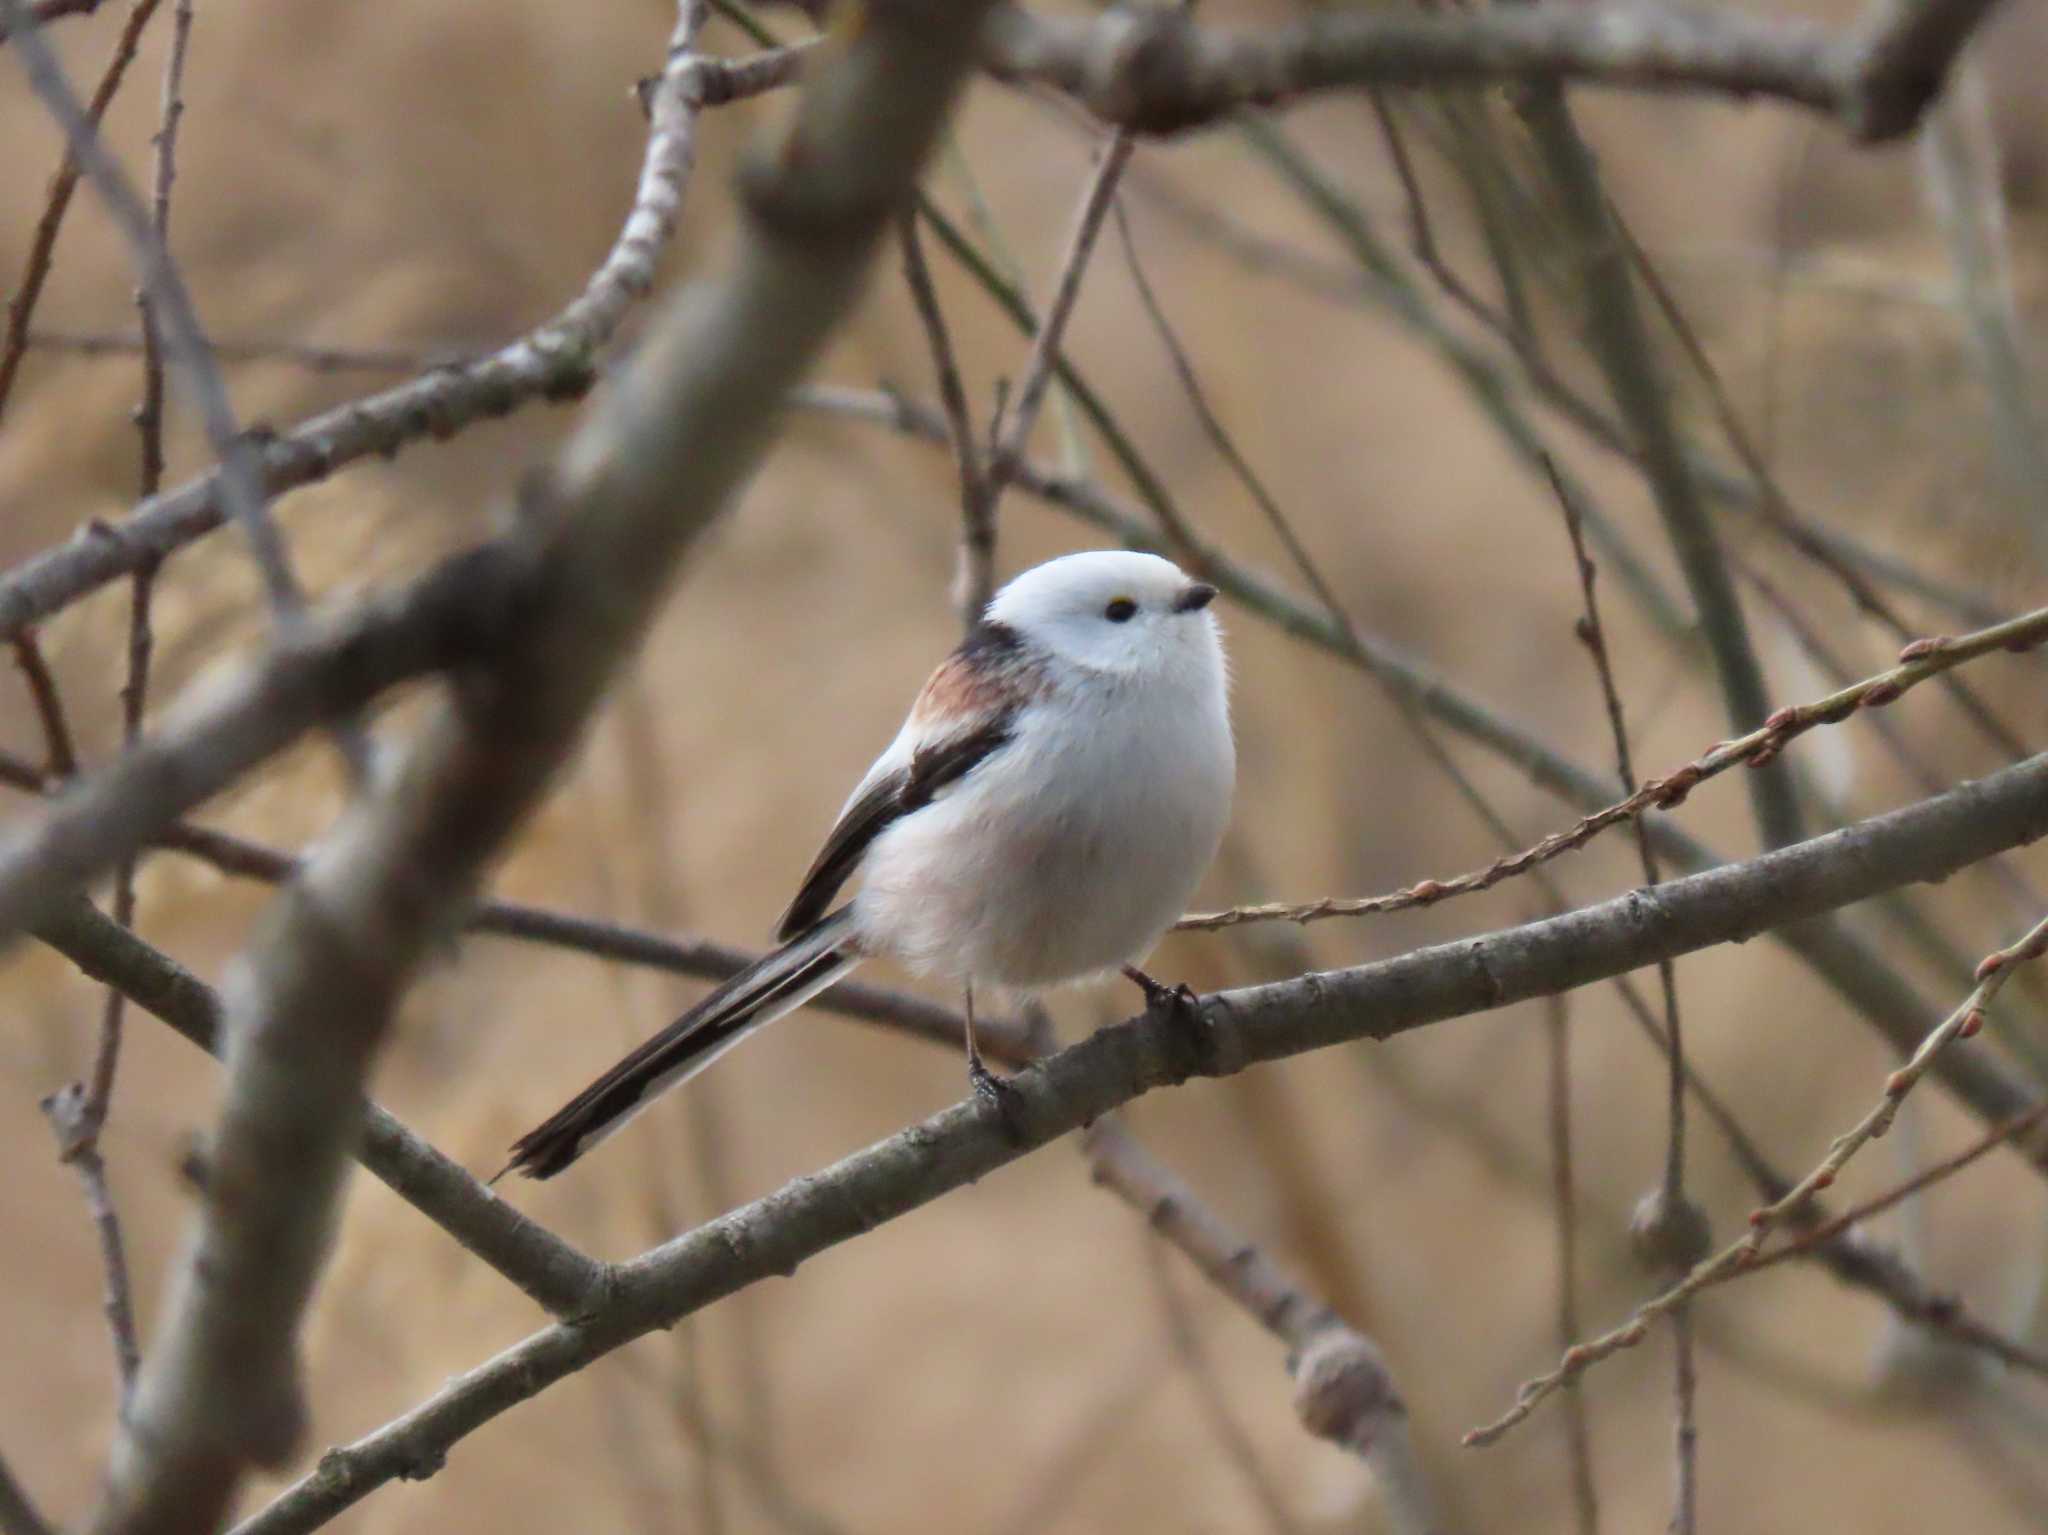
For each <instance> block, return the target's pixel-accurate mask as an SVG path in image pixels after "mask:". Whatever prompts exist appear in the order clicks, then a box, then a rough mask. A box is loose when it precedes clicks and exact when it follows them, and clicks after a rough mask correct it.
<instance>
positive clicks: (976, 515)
mask: <svg viewBox="0 0 2048 1535" xmlns="http://www.w3.org/2000/svg"><path fill="white" fill-rule="evenodd" d="M896 232H897V239H898V241H899V243H900V244H901V246H902V251H903V279H904V283H905V285H906V286H908V287H909V289H910V298H911V302H912V303H913V304H914V305H915V306H916V309H917V317H918V320H919V322H920V323H921V324H922V325H923V326H924V335H925V344H926V345H927V346H929V347H930V348H931V354H932V372H933V374H934V375H935V380H936V382H937V384H938V389H939V403H940V404H941V405H942V406H943V407H944V408H945V411H946V428H947V430H948V431H949V432H950V433H951V434H952V439H953V467H954V472H955V473H957V474H958V475H959V477H960V569H959V573H958V575H957V576H956V577H955V580H954V592H955V594H956V599H957V602H958V605H959V608H960V618H961V622H962V624H963V625H964V626H965V627H966V628H969V629H971V628H973V627H974V625H975V624H976V623H978V622H979V621H980V619H981V615H982V611H983V610H984V609H985V608H987V607H988V603H989V599H990V598H991V597H993V596H994V595H995V591H996V523H995V506H994V503H993V501H992V500H991V498H990V497H989V495H988V492H987V489H986V485H985V481H984V476H983V474H982V467H981V449H980V448H979V447H978V446H977V445H976V443H975V440H974V422H973V418H972V417H971V415H970V414H969V412H968V408H967V389H966V386H965V385H964V384H962V383H961V381H960V364H959V362H958V360H957V359H956V357H955V356H954V352H953V337H952V334H951V333H950V332H949V331H948V330H947V329H946V316H945V312H944V311H943V310H941V309H940V308H939V294H938V289H937V288H936V287H934V286H933V284H932V272H931V268H930V266H928V265H927V264H926V262H925V259H924V245H923V243H922V242H921V241H920V240H919V239H918V236H917V211H916V210H915V209H914V208H906V209H905V210H904V211H903V213H902V215H901V217H900V218H899V219H898V220H897V225H896Z"/></svg>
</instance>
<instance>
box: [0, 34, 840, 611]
mask: <svg viewBox="0 0 2048 1535" xmlns="http://www.w3.org/2000/svg"><path fill="white" fill-rule="evenodd" d="M12 3H19V0H12ZM802 47H803V45H798V47H796V48H792V49H788V50H784V51H783V52H781V53H777V54H770V55H766V56H759V57H755V58H748V59H734V60H724V59H712V58H707V57H705V56H703V55H700V54H684V55H682V56H680V57H678V58H676V59H674V60H671V61H670V67H669V68H668V69H667V70H666V71H665V72H664V73H663V75H662V76H661V78H660V80H659V81H658V82H657V83H656V85H655V87H654V89H653V91H652V93H651V96H650V100H649V117H648V121H649V128H648V136H647V148H646V154H645V156H644V158H643V159H642V161H641V165H640V178H639V184H638V186H637V188H636V190H635V194H634V198H633V205H632V208H631V209H630V210H629V211H628V213H627V215H626V219H625V222H624V223H623V224H622V225H621V226H620V229H619V234H618V238H617V240H616V241H615V242H614V243H613V245H612V248H611V250H610V251H609V252H608V253H607V254H606V256H605V259H604V261H603V262H602V263H601V264H600V265H599V266H598V268H597V270H596V271H595V272H593V273H592V274H591V276H590V279H589V281H588V282H587V283H586V284H585V285H584V288H583V291H582V292H581V293H579V294H578V295H577V296H576V297H575V298H574V299H573V300H572V301H571V302H570V303H569V304H568V305H567V307H565V308H564V309H563V310H562V311H561V312H560V313H559V314H557V315H555V316H554V317H553V318H551V319H549V320H548V321H546V322H545V323H544V324H542V325H540V326H538V327H536V328H535V329H533V330H531V331H528V332H526V333H525V334H524V335H522V336H520V337H518V338H517V339H516V340H514V341H512V342H510V343H509V344H507V345H506V346H503V347H501V348H499V349H498V350H497V351H494V352H492V353H490V354H489V355H488V356H485V357H482V358H478V359H475V360H473V361H469V362H461V361H450V362H447V363H441V364H436V365H435V366H433V367H432V368H430V369H429V371H428V372H426V373H425V374H424V375H423V376H421V377H419V378H415V379H411V380H408V381H407V382H405V383H403V384H399V385H397V386H395V387H394V388H391V389H387V390H384V391H382V392H381V393H378V394H374V395H369V396H366V397H365V398H362V399H358V400H351V401H349V402H348V403H346V404H343V405H340V406H337V407H335V408H334V409H333V410H329V411H324V412H322V413H321V414H319V415H316V416H313V417H310V418H309V419H307V420H305V421H303V422H301V423H300V424H299V425H297V426H295V427H293V428H291V429H290V430H288V431H285V432H281V433H279V434H278V435H277V436H276V437H274V438H270V439H267V440H266V441H265V442H264V443H263V445H262V451H261V454H260V462H259V464H258V468H259V469H260V471H261V473H262V476H263V483H264V485H265V487H266V488H267V489H268V490H269V491H270V493H272V494H273V495H281V494H283V493H284V492H285V491H288V490H294V489H297V488H299V487H300V486H304V485H310V484H313V483H314V482H316V481H319V480H323V479H325V478H327V477H328V476H329V475H332V474H334V473H335V472H336V471H337V470H339V469H341V468H342V467H344V466H345V465H347V464H350V463H353V462H355V461H356V460H358V459H361V458H364V457H367V456H370V455H372V454H382V455H385V456H387V457H388V456H390V455H392V454H395V453H397V452H398V451H399V449H401V448H403V447H405V446H406V445H407V444H409V443H413V442H417V441H420V440H421V439H423V438H429V437H433V438H446V437H451V436H453V435H455V434H456V433H458V432H460V431H462V430H463V429H464V428H465V427H468V426H471V425H474V424H475V423H476V422H479V421H483V420H488V419H491V418H494V417H497V416H502V415H505V414H507V413H508V412H510V411H512V410H514V409H516V408H517V407H518V406H520V405H523V404H527V403H529V402H532V401H535V400H548V401H562V400H570V399H576V398H579V397H580V396H582V395H583V394H584V393H586V392H587V391H588V390H589V388H590V386H591V384H592V383H593V382H594V381H595V379H596V377H597V366H598V360H599V357H600V355H601V354H602V352H603V350H604V348H605V346H606V345H607V344H608V343H609V342H610V341H611V339H612V338H613V336H614V335H616V333H617V331H618V328H619V324H620V322H621V321H622V320H623V319H624V317H625V315H626V312H627V310H628V309H630V308H631V307H632V305H633V304H634V303H635V302H637V301H638V300H640V299H642V298H644V297H646V295H647V294H649V293H650V292H652V291H653V288H654V274H655V269H656V267H657V266H658V265H659V262H660V259H661V256H662V253H663V252H664V251H665V250H666V249H667V248H668V245H669V242H670V240H671V239H672V237H673V236H674V233H675V228H676V220H677V216H678V210H679V208H680V204H681V196H682V187H683V183H684V180H685V179H686V177H687V175H688V172H689V169H690V165H691V162H692V157H693V155H694V153H695V140H694V137H693V132H692V130H693V128H694V125H695V123H696V119H697V114H698V112H699V110H700V109H701V108H702V107H703V106H705V105H709V104H711V103H713V102H726V101H733V100H738V99H740V98H742V97H744V96H747V95H751V94H755V93H758V92H761V91H767V90H773V89H777V88H779V87H781V86H782V85H784V84H787V83H788V82H789V81H790V80H791V79H793V78H794V76H795V68H794V63H795V60H796V58H798V57H799V56H800V55H801V51H802ZM223 490H224V487H223V483H222V478H221V472H220V471H219V470H217V469H216V470H215V471H213V472H211V473H208V474H204V475H201V476H200V477H199V478H197V479H195V480H192V481H190V482H188V483H187V484H185V485H183V486H181V487H179V488H177V489H175V490H171V491H166V492H164V493H163V494H161V495H159V496H156V497H153V498H152V499H150V500H148V501H145V502H144V503H143V504H142V505H141V506H139V507H137V508H136V509H135V510H134V511H132V512H131V513H130V514H129V515H128V516H127V517H126V518H124V519H123V520H121V521H120V522H117V523H107V524H96V525H95V526H96V529H97V531H96V532H95V534H94V536H92V537H90V538H74V539H71V540H69V541H67V542H65V543H63V544H60V545H58V546H56V547H55V548H52V549H48V550H45V551H44V552H43V553H42V554H39V555H36V556H34V557H32V558H30V559H28V560H26V561H24V562H22V563H21V564H19V565H17V566H15V567H14V568H13V569H12V570H10V571H8V572H6V573H5V574H0V639H12V638H13V637H14V635H15V634H17V633H18V632H20V630H21V629H22V628H23V627H24V626H26V625H29V624H34V623H39V622H41V621H42V620H44V619H47V618H49V617H50V616H51V615H53V614H55V613H57V612H60V611H62V610H63V609H64V608H67V607H69V606H70V605H71V604H72V603H74V602H77V601H78V600H79V599H80V598H82V597H85V596H88V595H90V594H91V593H93V592H95V591H97V590H98V589H99V588H100V587H102V586H105V585H107V584H109V583H110V582H114V581H118V580H120V579H122V578H123V577H126V576H131V575H133V574H134V573H135V572H136V571H137V570H138V569H140V568H142V567H143V566H144V565H147V564H152V563H155V562H156V561H159V560H161V559H162V558H164V557H165V556H167V555H170V554H172V553H175V552H176V551H177V550H179V549H181V548H184V547H185V546H186V545H188V544H190V543H192V542H193V541H194V540H195V539H198V538H201V537H204V536H205V535H207V534H209V533H212V532H213V531H214V530H216V529H217V528H219V527H220V526H221V523H222V520H223V512H222V508H223V505H224V502H223Z"/></svg>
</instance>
